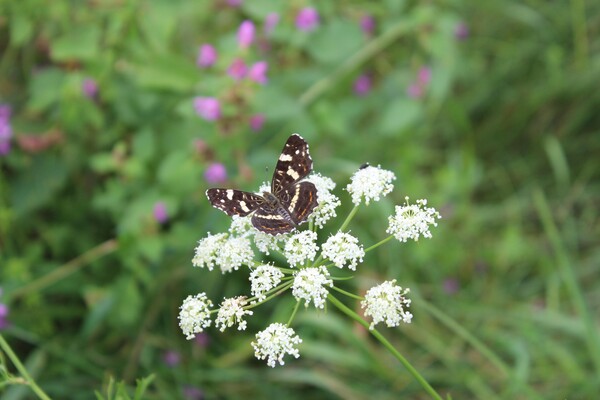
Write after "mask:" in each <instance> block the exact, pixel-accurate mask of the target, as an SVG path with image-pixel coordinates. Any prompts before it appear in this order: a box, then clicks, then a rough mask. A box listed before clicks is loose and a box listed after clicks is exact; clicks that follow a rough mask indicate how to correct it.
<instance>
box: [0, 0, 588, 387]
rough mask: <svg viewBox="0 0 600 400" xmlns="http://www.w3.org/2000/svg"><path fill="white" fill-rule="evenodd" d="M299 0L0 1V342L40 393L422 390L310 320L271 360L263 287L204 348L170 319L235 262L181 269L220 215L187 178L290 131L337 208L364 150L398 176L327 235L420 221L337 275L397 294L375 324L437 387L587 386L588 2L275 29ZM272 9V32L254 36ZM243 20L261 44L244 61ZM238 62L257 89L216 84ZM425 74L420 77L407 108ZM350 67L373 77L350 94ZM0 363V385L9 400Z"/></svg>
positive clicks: (223, 223) (374, 351)
mask: <svg viewBox="0 0 600 400" xmlns="http://www.w3.org/2000/svg"><path fill="white" fill-rule="evenodd" d="M308 5H309V4H308V3H305V2H304V1H292V2H272V1H268V0H252V1H251V0H246V1H245V2H243V3H242V4H241V6H239V7H232V6H230V5H228V3H227V2H226V1H224V0H223V1H220V0H216V1H185V0H179V1H167V0H87V1H83V0H82V1H67V0H62V1H47V0H12V1H11V0H2V1H0V54H1V60H0V103H2V104H7V105H10V107H11V109H12V114H11V117H10V124H11V127H12V131H13V132H14V136H13V138H12V149H11V151H10V152H9V153H8V154H7V155H5V156H3V157H1V158H0V171H1V176H0V287H1V288H2V290H3V293H2V297H0V302H1V303H3V304H6V305H7V306H8V307H9V310H10V314H9V323H10V325H9V327H7V328H6V329H5V330H3V331H2V334H3V336H4V337H5V338H6V339H7V341H8V342H9V343H10V344H11V346H12V348H13V349H14V350H15V351H16V353H17V354H18V356H19V357H20V358H21V360H23V362H24V363H25V366H26V368H27V370H28V371H29V373H30V374H31V375H32V376H33V377H34V378H35V380H36V382H37V383H38V385H39V386H40V387H41V388H43V390H44V391H45V392H46V393H48V394H49V395H50V396H52V397H53V398H57V399H89V398H92V396H93V394H94V392H95V391H98V393H108V394H107V395H106V398H111V397H110V393H111V392H110V391H111V390H113V389H114V388H112V386H113V385H114V381H115V380H116V381H121V380H123V381H124V382H126V383H127V384H129V385H131V386H132V387H133V386H135V381H136V379H141V378H144V377H148V376H150V375H151V374H154V379H153V380H152V382H151V383H150V384H149V386H148V388H147V390H146V393H145V395H144V398H149V399H174V398H197V397H193V396H198V390H201V391H202V392H203V394H204V398H206V399H214V398H286V399H299V398H315V399H330V398H331V399H333V398H344V399H366V398H378V399H396V398H415V399H420V398H425V395H424V393H423V392H422V391H421V390H420V387H419V386H418V385H417V384H416V383H415V382H414V381H413V380H412V379H411V377H410V376H409V375H408V374H407V373H406V371H405V370H403V369H402V367H401V366H400V365H399V364H398V363H396V362H394V360H393V359H392V358H391V357H390V356H389V354H387V353H386V351H385V350H384V349H383V348H381V347H380V346H378V345H377V344H376V343H375V342H374V341H373V340H372V339H371V338H370V337H369V336H368V334H367V333H366V332H365V331H364V330H363V329H362V328H360V327H358V326H355V327H353V328H352V329H350V326H349V325H350V323H349V322H348V321H347V320H346V319H344V318H343V317H342V316H340V315H339V314H338V313H336V312H334V311H333V310H332V309H331V310H329V312H327V313H318V312H315V311H314V310H312V309H308V310H306V311H301V312H300V314H299V315H298V317H297V318H298V320H297V321H298V323H297V330H298V332H299V334H300V335H301V336H302V338H303V340H304V343H303V344H302V345H301V347H300V353H301V358H299V359H298V360H289V361H288V362H287V363H286V365H285V367H279V368H276V369H271V368H268V367H266V365H264V363H262V362H258V361H257V360H255V359H254V357H253V354H252V348H251V347H250V344H249V343H250V341H251V340H252V338H253V337H254V334H255V332H257V331H258V330H261V329H263V328H264V327H265V326H266V325H267V324H268V323H269V322H271V321H272V316H273V315H278V313H283V314H284V315H285V313H286V312H287V311H286V310H287V309H288V307H289V303H287V302H286V301H282V302H280V303H279V304H278V305H277V306H273V307H271V306H267V307H264V308H260V309H258V310H256V312H255V315H254V316H253V317H252V318H251V319H250V320H249V325H248V329H247V330H246V331H245V332H241V333H240V332H238V331H230V332H226V333H224V334H217V333H218V332H216V331H215V330H213V329H209V330H208V333H207V336H206V337H204V339H205V341H207V343H204V342H203V343H199V342H193V341H192V342H188V341H186V340H185V338H184V337H183V335H182V334H181V331H180V330H179V328H178V326H177V313H178V307H179V305H180V304H181V301H182V300H183V299H184V298H185V297H186V296H187V295H188V294H195V293H198V292H201V291H206V292H207V293H208V294H209V297H211V298H212V299H213V300H214V301H216V302H218V301H219V299H221V298H222V297H223V296H231V295H234V294H239V293H247V292H248V290H247V287H246V286H247V276H246V274H245V273H244V272H242V271H238V272H236V273H232V274H228V275H227V276H221V275H220V274H218V273H216V272H213V273H209V272H208V271H206V270H197V269H193V268H192V267H191V262H190V260H191V257H192V252H193V248H194V245H195V243H196V241H197V240H198V239H200V238H201V237H203V236H204V235H205V234H206V232H208V231H211V232H218V231H220V230H223V229H225V228H226V227H227V226H228V223H229V219H228V218H227V217H226V216H225V215H223V214H222V213H219V212H217V211H215V210H214V209H212V208H211V207H210V206H209V204H208V202H207V200H206V198H205V196H204V192H205V190H206V189H207V188H208V187H211V186H212V185H211V184H209V183H207V182H206V179H205V177H204V173H205V171H206V169H207V168H208V167H209V165H210V164H211V163H213V162H220V163H223V164H224V165H225V167H226V169H227V172H228V176H229V179H228V182H227V183H226V185H228V186H236V187H240V188H244V189H247V190H248V189H252V188H256V187H258V185H259V184H260V182H262V181H264V180H267V179H268V176H269V173H265V172H264V168H265V167H266V166H268V167H269V168H272V167H273V162H274V160H275V159H276V157H277V155H278V153H279V151H280V149H281V145H282V143H283V142H284V141H285V139H286V138H287V137H288V136H289V134H290V133H292V132H299V133H301V134H302V135H303V136H304V137H305V138H306V139H307V140H308V142H309V143H310V145H311V151H312V155H313V159H314V164H315V170H316V171H318V172H321V173H323V174H325V175H327V176H330V177H332V178H333V179H334V180H335V181H336V182H337V183H338V189H337V193H338V195H339V196H340V197H341V199H342V202H343V204H342V210H340V211H339V212H338V215H344V213H345V212H347V211H348V210H349V209H350V205H349V203H350V202H349V196H348V194H347V193H345V192H344V191H343V190H342V188H343V187H344V186H345V185H346V184H347V181H348V178H349V176H350V174H351V173H352V172H353V171H354V170H355V169H356V168H358V166H359V165H361V164H362V163H363V162H370V163H371V164H374V165H377V164H380V165H381V166H382V167H384V168H385V169H389V170H392V171H394V172H395V173H396V175H397V177H398V180H397V181H396V189H395V191H394V192H393V193H392V195H391V198H387V199H386V200H385V201H382V202H381V203H376V204H373V205H371V206H369V207H368V208H365V209H363V210H361V212H360V213H359V214H358V216H357V218H356V219H355V220H354V221H353V223H352V225H351V227H350V228H351V229H352V232H353V233H354V234H356V235H357V236H358V237H360V238H361V239H362V240H363V241H364V243H365V244H366V245H369V244H371V243H375V242H376V241H377V240H379V239H381V238H383V237H384V235H385V227H386V221H387V215H389V214H390V213H391V211H392V206H393V204H398V203H401V202H403V200H404V196H406V195H409V196H411V198H413V199H415V198H427V199H429V204H430V205H432V206H434V207H436V208H438V209H440V210H441V213H442V215H443V219H442V220H441V222H440V226H439V227H438V228H437V229H436V230H435V231H434V237H433V238H432V239H431V240H427V241H419V242H418V243H407V244H403V245H399V244H397V243H396V244H388V245H387V246H385V247H383V248H381V249H378V250H377V251H376V252H374V253H369V254H368V255H367V257H366V259H365V263H364V264H363V265H361V266H359V271H358V273H357V279H355V280H353V281H352V282H353V285H357V286H355V287H354V288H353V289H354V290H358V291H362V290H365V289H366V288H368V287H370V286H371V285H372V283H373V282H374V281H376V280H377V281H382V280H384V279H397V280H398V282H399V283H400V284H401V285H402V286H407V287H410V288H411V289H412V291H413V294H414V295H413V306H412V312H413V314H414V315H415V317H414V320H413V323H412V324H411V325H407V326H402V327H400V328H396V329H389V330H385V334H386V336H387V337H388V338H389V339H390V340H391V341H392V342H393V343H394V345H395V346H396V347H397V348H398V349H399V351H400V352H401V353H402V354H404V356H405V357H406V358H407V359H409V360H410V361H411V363H413V365H415V367H416V368H417V369H418V370H419V371H420V372H421V373H422V374H423V375H424V376H425V377H426V378H427V379H428V381H429V382H430V383H431V384H432V385H433V386H434V387H435V388H436V389H437V390H438V391H439V392H440V393H442V394H443V395H451V396H452V398H455V399H466V398H480V399H532V398H542V399H554V398H555V399H559V398H561V399H562V398H568V399H589V398H594V397H596V396H597V393H598V392H599V391H600V335H598V317H599V315H598V312H597V310H598V308H599V306H600V304H599V303H600V285H599V284H598V282H599V278H600V270H599V269H600V246H598V238H600V223H599V215H598V210H599V209H600V180H599V179H598V178H599V177H600V161H599V159H598V156H597V154H600V153H599V151H600V112H599V110H600V90H598V82H600V40H599V39H598V38H599V37H600V3H598V2H592V1H588V2H585V1H584V0H572V1H569V2H547V1H541V0H526V1H512V0H491V1H486V2H479V1H469V0H452V1H449V2H436V1H397V0H393V1H392V0H386V1H381V2H368V1H356V2H347V1H342V2H338V1H332V0H328V1H320V2H314V4H313V5H314V6H315V7H316V8H317V10H318V12H319V14H320V24H319V26H318V28H317V29H315V30H314V31H313V32H309V33H307V32H301V31H299V30H298V29H296V27H295V25H294V18H295V15H296V13H297V12H298V10H299V9H300V8H302V7H304V6H308ZM271 12H277V13H279V16H280V21H279V23H278V25H277V26H276V28H275V29H274V31H273V32H272V34H270V35H267V34H265V33H263V32H262V30H261V29H262V28H261V27H262V25H263V22H264V20H265V18H266V17H267V15H268V14H269V13H271ZM365 15H371V16H372V17H373V18H374V21H375V28H374V31H373V32H372V34H367V33H365V32H364V31H361V28H360V20H361V18H363V17H364V16H365ZM246 19H248V20H252V21H254V23H255V24H256V26H257V34H258V42H257V43H256V44H255V45H254V46H253V47H252V48H250V49H248V50H247V51H245V52H244V51H241V50H239V49H238V46H237V41H236V31H237V28H238V26H239V24H240V23H241V22H242V21H243V20H246ZM463 24H464V25H463ZM460 28H463V29H464V28H466V29H468V32H467V31H463V32H457V29H460ZM204 43H210V44H213V45H214V46H215V47H216V49H217V51H218V54H219V59H218V61H217V63H216V65H214V66H213V67H211V68H208V69H202V68H199V67H197V65H196V57H197V52H198V48H199V46H200V45H202V44H204ZM236 57H243V58H244V59H245V60H246V61H247V62H248V63H252V62H255V61H258V60H266V61H268V63H269V70H268V74H267V75H268V83H267V84H265V85H259V84H253V83H235V82H234V81H233V80H232V79H231V77H229V76H228V75H227V74H226V73H225V71H226V69H227V66H228V65H229V64H230V63H231V62H232V60H234V59H235V58H236ZM422 68H430V71H431V81H430V82H428V84H427V85H426V87H425V88H424V93H423V94H422V95H421V96H416V98H415V96H412V97H411V96H409V95H408V94H407V88H409V87H410V85H411V84H413V82H414V81H415V79H417V76H418V74H419V71H420V69H422ZM363 74H368V76H369V77H370V79H371V82H372V88H371V89H370V91H368V93H366V94H364V95H357V94H356V93H355V92H354V91H353V84H354V82H355V80H356V79H357V78H358V77H359V76H361V75H363ZM86 79H93V80H94V81H95V82H96V83H97V93H96V94H95V95H92V96H90V95H89V93H88V94H87V95H86V92H85V91H83V90H82V85H83V84H84V81H85V80H86ZM195 96H214V97H218V98H219V99H220V100H221V102H222V107H223V116H222V118H221V119H220V120H219V121H216V122H209V121H205V120H203V119H201V118H200V117H199V116H198V115H197V114H196V113H195V111H194V108H193V106H192V104H193V98H194V97H195ZM257 113H261V114H264V116H265V121H266V122H265V124H264V126H263V127H262V129H260V130H259V131H257V132H255V131H253V130H252V129H251V128H250V125H249V122H248V121H249V118H250V117H251V116H252V115H254V114H257ZM158 202H162V203H163V204H164V205H165V206H166V211H167V214H168V222H166V223H160V222H158V221H157V220H156V219H155V218H154V217H153V207H154V206H155V204H157V203H158ZM332 226H334V225H332ZM329 229H334V228H333V227H330V228H329ZM327 234H328V233H327ZM173 357H175V358H173ZM1 360H2V373H1V374H0V393H1V394H2V396H3V398H6V399H21V398H31V396H32V392H31V391H30V390H29V389H28V388H26V387H24V386H22V385H11V384H8V383H10V382H13V383H14V379H15V376H14V375H18V372H17V371H15V369H14V368H13V365H12V364H11V363H9V362H7V360H6V359H5V358H2V359H1ZM169 360H170V361H169ZM173 361H176V362H173ZM9 374H10V375H9ZM149 381H150V380H148V381H146V383H145V384H147V383H148V382H149ZM2 382H4V383H2ZM109 383H110V386H111V388H109V387H108V385H109ZM119 390H124V388H123V387H122V386H120V387H119ZM194 390H196V392H194ZM131 393H133V391H132V392H131ZM192 393H193V394H192Z"/></svg>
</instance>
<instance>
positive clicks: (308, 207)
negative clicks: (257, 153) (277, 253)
mask: <svg viewBox="0 0 600 400" xmlns="http://www.w3.org/2000/svg"><path fill="white" fill-rule="evenodd" d="M310 171H312V159H311V158H310V154H309V152H308V143H306V140H304V139H303V138H302V136H300V135H298V134H293V135H292V136H290V137H289V139H288V140H287V142H286V143H285V146H283V150H282V151H281V155H280V156H279V159H278V160H277V166H276V167H275V171H273V179H272V180H271V192H270V193H269V192H263V193H262V195H259V194H255V193H250V192H244V191H241V190H236V189H208V190H207V191H206V196H207V197H208V199H209V200H210V202H211V204H212V205H213V207H216V208H218V209H219V210H221V211H223V212H225V213H226V214H227V215H239V216H242V217H244V216H246V215H249V214H252V219H251V221H252V225H254V227H255V228H256V229H258V230H259V231H262V232H266V233H270V234H271V235H276V234H279V233H287V232H290V231H292V230H293V229H294V228H296V227H297V226H298V225H300V224H301V223H303V222H305V221H306V220H307V218H308V217H309V216H310V214H311V213H312V211H313V210H314V208H315V207H316V206H317V205H318V201H317V188H316V187H315V185H314V184H313V183H312V182H306V181H302V179H304V178H305V177H306V176H307V175H308V174H309V173H310Z"/></svg>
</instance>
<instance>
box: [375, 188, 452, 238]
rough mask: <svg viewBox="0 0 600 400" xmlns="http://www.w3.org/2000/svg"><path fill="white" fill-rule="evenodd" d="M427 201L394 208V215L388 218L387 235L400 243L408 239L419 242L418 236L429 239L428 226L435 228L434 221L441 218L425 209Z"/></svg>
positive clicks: (429, 209)
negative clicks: (392, 236)
mask: <svg viewBox="0 0 600 400" xmlns="http://www.w3.org/2000/svg"><path fill="white" fill-rule="evenodd" d="M426 205H427V200H417V202H416V204H408V196H407V197H406V205H404V206H396V213H395V214H394V215H392V216H390V217H388V221H389V224H390V225H389V226H388V228H387V230H386V232H387V233H389V234H391V235H394V236H395V237H396V239H398V240H399V241H401V242H406V241H407V240H408V239H413V240H414V241H417V240H419V237H420V236H423V237H426V238H431V232H429V225H433V226H437V222H436V221H435V220H436V219H440V218H442V217H441V216H440V213H439V212H437V211H436V210H435V209H434V208H431V207H429V208H427V207H425V206H426Z"/></svg>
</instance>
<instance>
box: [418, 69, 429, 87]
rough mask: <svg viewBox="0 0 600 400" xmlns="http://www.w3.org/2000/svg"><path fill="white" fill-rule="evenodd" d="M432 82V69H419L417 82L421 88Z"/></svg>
mask: <svg viewBox="0 0 600 400" xmlns="http://www.w3.org/2000/svg"><path fill="white" fill-rule="evenodd" d="M429 81H431V68H429V67H421V68H419V72H418V73H417V82H418V83H419V85H421V86H427V85H428V84H429Z"/></svg>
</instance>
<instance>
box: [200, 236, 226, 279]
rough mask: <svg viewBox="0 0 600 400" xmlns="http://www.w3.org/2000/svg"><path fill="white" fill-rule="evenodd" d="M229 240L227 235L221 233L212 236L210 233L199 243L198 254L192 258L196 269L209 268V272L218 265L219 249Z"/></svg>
mask: <svg viewBox="0 0 600 400" xmlns="http://www.w3.org/2000/svg"><path fill="white" fill-rule="evenodd" d="M226 240H227V234H226V233H219V234H216V235H211V234H210V233H209V234H208V235H207V236H206V237H205V238H204V239H200V240H199V241H198V246H197V247H196V253H195V254H194V258H192V265H193V266H194V267H207V268H208V270H209V271H212V270H213V268H214V267H215V266H216V265H217V262H216V261H217V257H218V253H219V249H220V248H221V246H222V245H223V243H225V241H226Z"/></svg>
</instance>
